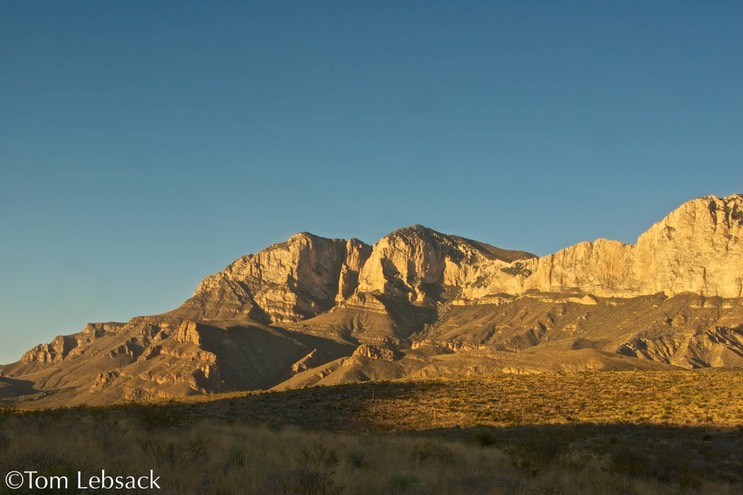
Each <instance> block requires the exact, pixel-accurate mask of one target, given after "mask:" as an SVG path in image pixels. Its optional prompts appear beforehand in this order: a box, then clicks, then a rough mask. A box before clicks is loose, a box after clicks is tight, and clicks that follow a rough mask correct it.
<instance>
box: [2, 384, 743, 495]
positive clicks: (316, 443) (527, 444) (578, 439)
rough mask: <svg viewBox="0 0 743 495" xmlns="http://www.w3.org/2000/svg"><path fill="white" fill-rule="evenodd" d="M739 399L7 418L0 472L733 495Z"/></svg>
mask: <svg viewBox="0 0 743 495" xmlns="http://www.w3.org/2000/svg"><path fill="white" fill-rule="evenodd" d="M742 391H743V373H741V372H733V371H725V372H721V371H714V372H679V373H676V372H671V373H667V372H663V373H655V372H653V373H647V372H645V373H585V374H571V375H526V376H510V375H505V376H498V377H491V378H488V379H482V378H472V379H462V380H456V381H445V382H442V381H436V382H419V383H415V382H387V383H369V384H361V385H345V386H339V387H327V388H313V389H306V390H300V391H289V392H282V393H263V394H247V395H246V394H231V395H229V396H215V397H211V398H199V399H192V400H189V401H186V402H184V403H168V404H159V405H141V404H140V405H134V404H132V405H127V406H120V407H115V408H102V409H98V408H75V409H63V410H50V411H36V412H26V413H19V412H17V411H10V410H7V411H5V412H3V413H2V414H0V452H2V456H1V457H0V474H2V473H4V472H5V471H7V470H10V469H36V470H39V471H40V472H43V473H45V474H60V473H61V474H64V473H71V472H74V471H77V470H82V471H83V472H86V473H91V474H95V472H100V469H101V468H105V469H106V470H107V471H111V472H119V473H136V472H146V471H148V470H149V469H155V471H156V473H157V474H158V475H160V476H161V478H162V480H163V488H164V489H163V491H162V493H173V494H181V493H183V494H191V493H193V494H197V493H198V494H202V493H203V494H215V495H216V494H233V493H235V494H264V493H265V494H274V493H278V494H282V493H285V494H302V495H311V494H326V495H331V494H338V495H340V494H359V495H361V494H379V493H390V494H424V493H425V494H572V493H592V494H620V493H621V494H625V493H626V494H637V495H645V494H647V495H651V494H672V493H673V494H676V493H682V494H684V493H715V494H728V493H729V494H733V493H741V488H742V487H743V477H742V476H743V475H741V473H743V441H742V440H743V409H742V408H743V401H742V400H741V397H743V394H742V393H741V392H742ZM208 399H210V400H208ZM0 493H4V492H3V491H2V488H0ZM14 493H23V492H22V491H21V492H14ZM27 493H28V492H27ZM39 493H44V492H39ZM46 493H49V492H46Z"/></svg>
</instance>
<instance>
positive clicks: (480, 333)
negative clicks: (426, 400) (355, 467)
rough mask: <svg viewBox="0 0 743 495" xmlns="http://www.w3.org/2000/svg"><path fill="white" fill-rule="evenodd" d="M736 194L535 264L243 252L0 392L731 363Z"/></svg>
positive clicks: (430, 256)
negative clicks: (166, 307) (154, 311)
mask: <svg viewBox="0 0 743 495" xmlns="http://www.w3.org/2000/svg"><path fill="white" fill-rule="evenodd" d="M742 301H743V195H731V196H728V197H725V198H717V197H714V196H707V197H703V198H698V199H695V200H692V201H689V202H687V203H685V204H683V205H681V206H680V207H679V208H678V209H676V210H675V211H673V212H671V213H670V214H669V215H668V216H667V217H666V218H664V219H663V220H661V221H660V222H658V223H657V224H655V225H653V226H652V227H650V229H648V230H647V231H646V232H645V233H643V234H642V235H641V236H640V237H639V238H638V240H637V242H636V244H634V245H628V244H623V243H621V242H617V241H610V240H604V239H599V240H596V241H594V242H583V243H580V244H577V245H575V246H571V247H568V248H566V249H564V250H562V251H559V252H557V253H555V254H551V255H548V256H544V257H537V256H535V255H532V254H530V253H527V252H525V251H511V250H505V249H500V248H497V247H494V246H491V245H489V244H486V243H483V242H479V241H474V240H470V239H465V238H462V237H458V236H453V235H446V234H442V233H440V232H436V231H434V230H431V229H429V228H426V227H423V226H420V225H413V226H411V227H405V228H402V229H399V230H396V231H395V232H392V233H390V234H389V235H387V236H385V237H383V238H382V239H380V240H379V241H377V242H376V243H375V244H374V245H373V246H369V245H367V244H365V243H364V242H362V241H360V240H358V239H349V240H344V239H326V238H323V237H318V236H315V235H312V234H309V233H299V234H295V235H293V236H292V237H291V238H289V239H288V240H287V241H286V242H283V243H280V244H275V245H273V246H269V247H268V248H266V249H264V250H262V251H260V252H258V253H256V254H249V255H246V256H243V257H241V258H239V259H237V260H236V261H234V262H233V263H231V264H230V265H229V266H227V267H226V268H225V269H224V270H223V271H221V272H218V273H215V274H213V275H210V276H208V277H206V278H205V279H204V280H203V281H201V283H200V284H199V285H198V287H197V289H196V291H195V292H194V294H193V296H192V297H191V298H190V299H188V300H187V301H185V302H184V303H183V304H182V305H181V306H180V307H179V308H176V309H175V310H173V311H170V312H168V313H165V314H162V315H156V316H146V317H136V318H133V319H132V320H131V321H129V322H127V323H92V324H89V325H87V326H86V327H85V329H84V330H83V331H82V332H80V333H77V334H74V335H69V336H60V337H57V338H55V339H54V340H53V341H52V342H51V343H49V344H42V345H39V346H37V347H35V348H34V349H31V350H30V351H28V352H27V353H26V354H24V356H23V357H22V358H21V359H20V361H18V362H16V363H12V364H9V365H6V366H3V367H0V398H2V397H12V400H14V401H16V402H20V403H23V404H24V405H28V406H35V405H38V406H47V405H60V404H76V403H90V404H104V403H111V402H115V401H120V400H140V399H152V398H168V397H175V396H182V395H189V394H202V393H213V392H223V391H233V390H249V389H266V388H272V387H276V388H279V389H281V388H291V387H303V386H308V385H315V384H336V383H344V382H351V381H365V380H382V379H393V378H421V377H445V376H454V375H461V374H480V373H501V372H518V373H527V372H541V371H548V370H553V371H554V370H556V371H571V370H602V369H671V368H679V367H680V368H704V367H740V366H743V302H742Z"/></svg>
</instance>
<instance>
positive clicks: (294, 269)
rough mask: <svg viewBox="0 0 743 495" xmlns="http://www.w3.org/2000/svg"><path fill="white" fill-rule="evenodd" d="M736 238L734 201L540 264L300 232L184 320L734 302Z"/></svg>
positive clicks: (696, 208)
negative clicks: (579, 300)
mask: <svg viewBox="0 0 743 495" xmlns="http://www.w3.org/2000/svg"><path fill="white" fill-rule="evenodd" d="M742 230H743V196H741V195H732V196H728V197H726V198H722V199H721V198H717V197H714V196H707V197H704V198H699V199H695V200H692V201H689V202H687V203H685V204H684V205H682V206H681V207H679V208H678V209H676V210H675V211H673V212H672V213H671V214H669V215H668V216H667V217H666V218H664V219H663V220H662V221H660V222H658V223H657V224H655V225H653V226H652V227H651V228H650V229H649V230H648V231H647V232H645V233H644V234H642V235H641V236H640V238H639V239H638V241H637V244H636V245H629V244H624V243H621V242H619V241H611V240H606V239H598V240H596V241H593V242H582V243H579V244H576V245H574V246H571V247H568V248H566V249H563V250H561V251H559V252H557V253H554V254H550V255H548V256H544V257H541V258H538V257H536V256H534V255H531V254H529V253H527V252H523V251H508V250H503V249H499V248H496V247H494V246H490V245H488V244H485V243H482V242H477V241H472V240H469V239H463V238H461V237H457V236H451V235H445V234H441V233H439V232H436V231H434V230H431V229H428V228H426V227H423V226H420V225H414V226H411V227H406V228H402V229H399V230H397V231H395V232H392V233H391V234H389V235H387V236H385V237H383V238H382V239H380V240H379V241H377V242H376V243H375V244H374V245H373V246H369V245H367V244H364V243H363V242H361V241H359V240H358V239H351V240H344V239H325V238H322V237H318V236H315V235H312V234H307V233H300V234H295V235H294V236H292V237H291V238H290V239H289V240H288V241H286V242H283V243H280V244H276V245H273V246H270V247H269V248H267V249H264V250H263V251H260V252H259V253H257V254H255V255H246V256H244V257H242V258H240V259H238V260H236V261H235V262H234V263H232V264H230V265H229V266H228V267H227V268H225V270H224V271H222V272H219V273H216V274H214V275H211V276H209V277H207V278H206V279H204V280H203V281H202V282H201V284H199V287H198V288H197V290H196V292H195V293H194V296H193V297H192V298H191V299H190V300H189V301H187V302H186V303H185V304H184V306H183V309H184V310H188V311H189V314H190V316H197V317H204V318H220V317H236V316H242V317H249V318H251V319H254V320H256V321H264V322H288V321H298V320H303V319H306V318H310V317H313V316H315V315H318V314H320V313H323V312H326V311H328V310H329V309H331V308H332V307H334V306H336V305H339V304H341V305H342V304H346V305H353V306H354V307H367V306H368V308H369V309H377V310H379V309H380V307H381V306H380V303H379V300H378V299H377V298H375V297H369V295H374V296H386V297H389V298H394V299H398V300H404V301H406V302H407V303H409V304H413V305H417V306H427V307H434V306H435V305H436V304H439V303H442V302H455V301H457V302H477V301H481V300H483V299H484V298H485V299H487V298H489V297H493V296H495V295H498V294H510V295H518V294H523V293H524V292H527V291H539V292H578V293H584V294H594V295H597V296H602V297H635V296H640V295H649V294H655V293H659V292H662V293H665V294H666V295H669V296H671V295H675V294H680V293H684V292H692V293H696V294H700V295H708V296H721V297H741V296H742V295H743V243H741V241H740V239H741V232H742ZM364 294H366V296H364ZM52 354H53V353H52ZM50 356H51V354H50ZM52 359H53V358H52Z"/></svg>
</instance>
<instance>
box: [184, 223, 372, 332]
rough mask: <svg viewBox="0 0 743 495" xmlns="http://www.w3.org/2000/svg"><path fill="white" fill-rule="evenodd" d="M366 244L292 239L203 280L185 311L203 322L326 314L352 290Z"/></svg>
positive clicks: (298, 236)
mask: <svg viewBox="0 0 743 495" xmlns="http://www.w3.org/2000/svg"><path fill="white" fill-rule="evenodd" d="M368 252H369V246H367V245H366V244H364V243H363V242H361V241H359V240H357V239H351V240H348V241H346V240H343V239H325V238H323V237H318V236H315V235H312V234H308V233H299V234H295V235H293V236H292V237H291V238H290V239H289V240H288V241H286V242H283V243H280V244H275V245H273V246H270V247H269V248H267V249H264V250H263V251H261V252H259V253H257V254H255V255H246V256H243V257H242V258H240V259H238V260H236V261H235V262H233V263H232V264H230V265H229V266H228V267H227V268H225V270H224V271H222V272H219V273H216V274H214V275H210V276H209V277H207V278H205V279H204V280H203V281H202V282H201V283H200V284H199V286H198V288H197V289H196V292H195V293H194V295H193V297H192V298H191V299H190V300H189V301H186V303H185V304H184V307H183V309H184V310H186V311H187V312H190V313H192V314H193V313H196V315H197V316H199V317H202V318H220V317H228V318H234V317H240V316H242V317H249V318H252V319H254V320H257V321H269V322H285V321H296V320H302V319H305V318H309V317H312V316H315V315H316V314H318V313H321V312H323V311H327V310H328V309H330V308H331V307H332V306H333V305H334V304H335V301H336V299H337V298H338V296H339V295H340V297H343V294H351V293H353V291H354V290H355V288H356V284H357V278H358V272H359V269H360V267H361V266H362V265H363V263H364V261H365V260H366V258H367V257H368Z"/></svg>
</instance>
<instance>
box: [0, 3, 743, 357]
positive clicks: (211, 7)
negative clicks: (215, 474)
mask: <svg viewBox="0 0 743 495" xmlns="http://www.w3.org/2000/svg"><path fill="white" fill-rule="evenodd" d="M742 46H743V3H742V2H739V1H724V0H719V1H716V2H698V1H694V2H691V1H682V0H677V1H668V2H664V1H653V2H647V1H622V2H616V1H612V2H604V1H596V0H592V1H585V2H581V1H566V2H554V1H518V2H516V1H481V2H474V1H456V2H454V1H449V2H437V1H431V0H429V1H425V2H423V1H421V2H417V1H390V2H386V1H381V0H380V1H375V2H360V1H358V2H357V1H339V2H325V1H314V2H291V1H276V2H230V1H213V2H211V1H210V2H206V1H205V2H188V1H183V0H179V1H177V2H176V1H174V2H168V1H158V2H150V1H134V0H128V1H126V2H123V1H122V2H95V1H74V0H71V1H66V2H59V1H20V0H19V1H14V0H9V1H4V2H2V6H0V112H1V113H0V115H1V116H2V117H0V363H5V362H11V361H15V360H17V359H18V358H19V357H20V355H21V354H22V353H23V352H24V351H25V350H28V349H29V348H31V347H32V346H34V345H36V344H38V343H41V342H49V341H50V340H51V339H52V338H53V337H54V336H55V335H60V334H70V333H74V332H78V331H80V330H82V328H83V326H84V324H85V323H86V322H89V321H127V320H128V319H129V318H131V317H133V316H136V315H146V314H157V313H161V312H164V311H167V310H169V309H172V308H174V307H176V306H178V305H179V304H180V303H181V302H182V301H183V300H185V299H186V298H188V297H189V296H190V294H191V293H192V292H193V290H194V289H195V287H196V285H197V284H198V282H199V280H200V279H201V278H203V277H204V276H206V275H208V274H210V273H213V272H216V271H219V270H221V269H222V268H223V267H224V266H225V265H227V264H228V263H229V262H231V261H232V260H234V259H235V258H237V257H239V256H241V255H243V254H245V253H248V252H256V251H259V250H260V249H262V248H264V247H266V246H267V245H270V244H272V243H276V242H280V241H282V240H285V239H287V238H288V237H289V236H290V235H291V234H293V233H295V232H299V231H309V232H313V233H315V234H317V235H322V236H326V237H344V238H347V237H358V238H360V239H362V240H364V241H366V242H369V243H372V242H374V241H376V240H377V239H379V238H380V237H382V236H383V235H385V234H387V233H389V232H391V231H393V230H395V229H397V228H399V227H402V226H406V225H410V224H416V223H419V224H423V225H426V226H428V227H431V228H434V229H436V230H439V231H442V232H445V233H451V234H457V235H461V236H464V237H469V238H474V239H477V240H481V241H484V242H489V243H491V244H494V245H496V246H499V247H503V248H511V249H522V250H527V251H530V252H533V253H536V254H539V255H544V254H548V253H551V252H555V251H557V250H559V249H561V248H564V247H567V246H569V245H572V244H575V243H576V242H580V241H584V240H593V239H595V238H600V237H601V238H610V239H618V240H621V241H624V242H628V243H633V242H634V241H635V240H636V238H637V236H638V235H639V234H640V233H642V232H643V231H644V230H646V229H647V228H648V227H649V226H650V225H652V224H653V223H655V222H657V221H659V220H660V219H661V218H663V216H665V215H666V214H667V213H668V212H669V211H671V210H672V209H674V208H675V207H677V206H678V205H680V204H681V203H683V202H684V201H687V200H689V199H692V198H695V197H698V196H704V195H708V194H714V195H718V196H724V195H728V194H731V193H736V192H743V166H742V165H743V139H742V137H743V56H742V55H741V50H740V48H741V47H742Z"/></svg>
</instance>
